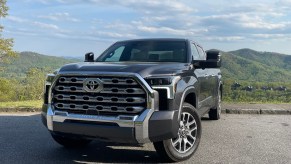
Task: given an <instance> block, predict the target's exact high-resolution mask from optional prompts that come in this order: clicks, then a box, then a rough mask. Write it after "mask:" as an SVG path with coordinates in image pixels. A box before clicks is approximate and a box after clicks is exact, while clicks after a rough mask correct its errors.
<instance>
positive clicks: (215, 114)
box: [208, 89, 221, 120]
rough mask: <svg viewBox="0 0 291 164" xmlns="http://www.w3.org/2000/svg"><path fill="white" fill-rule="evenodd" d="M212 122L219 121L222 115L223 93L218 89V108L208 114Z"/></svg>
mask: <svg viewBox="0 0 291 164" xmlns="http://www.w3.org/2000/svg"><path fill="white" fill-rule="evenodd" d="M208 115H209V119H210V120H219V119H220V115H221V91H220V89H218V93H217V103H216V108H214V109H210V111H209V112H208Z"/></svg>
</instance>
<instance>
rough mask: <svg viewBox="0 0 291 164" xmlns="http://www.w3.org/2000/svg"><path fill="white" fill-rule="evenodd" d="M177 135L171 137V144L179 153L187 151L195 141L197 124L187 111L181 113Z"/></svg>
mask: <svg viewBox="0 0 291 164" xmlns="http://www.w3.org/2000/svg"><path fill="white" fill-rule="evenodd" d="M180 120H181V121H180V122H179V124H180V127H179V130H178V137H177V138H175V139H171V143H172V146H173V147H174V148H175V149H176V151H178V152H179V153H185V152H187V151H189V150H190V149H191V148H192V147H193V146H194V144H195V142H196V134H197V133H196V132H195V131H196V130H197V124H196V120H195V118H194V117H193V116H192V115H191V114H190V113H188V112H183V113H181V118H180Z"/></svg>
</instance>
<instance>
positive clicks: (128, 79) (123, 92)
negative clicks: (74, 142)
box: [51, 74, 148, 115]
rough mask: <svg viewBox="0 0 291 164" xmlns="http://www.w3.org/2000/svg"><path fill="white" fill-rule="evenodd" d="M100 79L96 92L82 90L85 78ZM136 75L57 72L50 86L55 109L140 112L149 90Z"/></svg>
mask: <svg viewBox="0 0 291 164" xmlns="http://www.w3.org/2000/svg"><path fill="white" fill-rule="evenodd" d="M94 78H95V79H97V80H100V82H102V86H103V89H102V90H101V91H99V92H94V93H92V92H87V91H85V90H84V86H83V85H84V82H85V81H86V80H87V79H94ZM136 79H137V78H136V77H135V76H124V75H119V76H117V75H108V74H107V75H104V74H101V75H99V74H98V75H71V74H65V75H59V76H58V77H57V78H56V80H55V82H54V85H53V87H52V90H51V100H52V101H51V104H52V106H53V108H54V110H57V111H64V112H68V113H77V114H92V112H93V115H119V114H140V113H141V112H142V111H143V110H145V109H146V108H147V99H148V94H147V92H146V91H145V89H144V88H145V87H144V86H143V85H141V83H139V82H138V80H136Z"/></svg>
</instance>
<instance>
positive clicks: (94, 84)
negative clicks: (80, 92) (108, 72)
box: [83, 78, 103, 92]
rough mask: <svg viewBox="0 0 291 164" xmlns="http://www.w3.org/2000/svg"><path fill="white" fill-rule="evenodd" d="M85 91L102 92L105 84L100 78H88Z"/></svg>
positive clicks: (84, 85)
mask: <svg viewBox="0 0 291 164" xmlns="http://www.w3.org/2000/svg"><path fill="white" fill-rule="evenodd" d="M83 89H84V90H85V91H87V92H100V91H102V89H103V82H102V81H101V80H100V79H99V78H87V79H86V80H85V81H84V83H83Z"/></svg>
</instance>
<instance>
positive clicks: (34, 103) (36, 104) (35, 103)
mask: <svg viewBox="0 0 291 164" xmlns="http://www.w3.org/2000/svg"><path fill="white" fill-rule="evenodd" d="M42 102H43V101H42V100H31V101H10V102H0V108H19V107H26V108H41V106H42Z"/></svg>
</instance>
